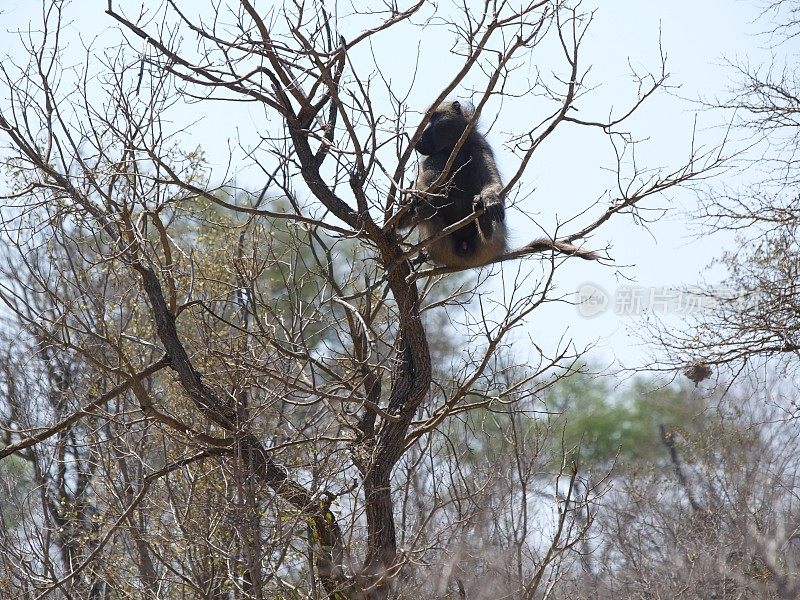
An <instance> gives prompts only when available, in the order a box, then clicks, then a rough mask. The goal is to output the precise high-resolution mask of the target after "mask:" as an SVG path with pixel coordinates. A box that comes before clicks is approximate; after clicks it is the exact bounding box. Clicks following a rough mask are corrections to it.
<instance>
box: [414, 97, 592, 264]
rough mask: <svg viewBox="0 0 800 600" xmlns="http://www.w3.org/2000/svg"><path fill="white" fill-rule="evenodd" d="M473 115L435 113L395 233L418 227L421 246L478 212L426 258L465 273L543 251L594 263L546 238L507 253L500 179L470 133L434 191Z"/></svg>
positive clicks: (450, 109)
mask: <svg viewBox="0 0 800 600" xmlns="http://www.w3.org/2000/svg"><path fill="white" fill-rule="evenodd" d="M473 114H474V111H473V108H472V107H471V105H464V104H462V103H461V102H459V101H457V100H456V101H451V102H443V103H442V104H440V105H439V106H437V107H436V108H435V109H434V111H433V114H432V116H431V120H430V123H429V124H428V126H427V127H426V128H425V131H424V132H423V133H422V137H420V139H419V141H418V142H417V145H416V147H415V150H416V151H417V152H418V153H419V154H421V155H423V156H424V158H423V159H422V161H421V162H420V164H419V172H418V174H417V182H416V184H415V186H414V187H415V189H416V190H417V191H418V192H420V194H419V195H418V196H417V197H416V198H415V199H414V201H413V204H412V206H411V209H410V210H409V211H408V212H407V213H406V214H405V215H403V217H402V218H401V219H400V223H399V227H400V228H401V229H409V228H411V227H415V226H417V227H419V230H420V236H421V239H422V240H425V239H427V238H430V237H433V236H435V235H437V234H438V233H440V232H441V231H442V230H443V229H444V228H445V227H448V226H450V225H453V224H454V223H457V222H459V221H461V220H462V219H464V218H465V217H467V216H469V215H471V214H472V213H473V212H475V210H477V209H481V208H483V209H485V210H484V213H483V214H482V215H481V216H480V217H479V218H477V219H475V220H473V221H472V222H470V223H468V224H466V225H464V226H463V227H461V228H459V229H457V230H456V231H453V232H451V233H449V234H448V235H446V236H445V237H443V238H441V239H439V240H437V241H435V242H433V243H431V244H430V245H429V246H428V248H427V251H428V255H429V256H430V258H431V260H433V262H435V263H437V264H440V265H445V266H448V267H457V268H462V269H466V268H470V267H479V266H481V265H485V264H488V263H491V262H493V261H495V260H497V259H498V258H501V257H504V258H517V257H521V256H525V255H528V254H532V253H535V252H537V253H538V252H547V251H553V252H556V253H559V254H567V255H572V256H579V257H580V258H584V259H586V260H597V259H598V256H597V255H596V254H595V253H594V252H590V251H588V250H583V249H581V248H579V247H577V246H574V245H572V244H570V243H568V242H564V241H558V240H550V239H547V238H541V239H537V240H534V241H532V242H531V243H529V244H527V245H525V246H523V247H522V248H518V249H516V250H513V251H511V252H509V250H508V246H507V244H508V231H507V229H506V224H505V205H504V198H503V197H502V196H501V195H500V192H501V191H502V189H503V184H502V182H501V181H500V173H499V172H498V170H497V165H496V164H495V160H494V153H493V152H492V149H491V147H490V146H489V143H488V142H487V141H486V138H485V137H484V136H483V135H481V134H480V133H478V131H476V130H474V129H473V131H472V133H470V134H469V137H468V138H467V139H466V141H465V142H464V144H463V145H462V146H461V148H460V149H459V151H458V154H457V155H456V158H455V160H454V161H453V166H452V168H451V169H450V171H449V172H448V173H447V176H446V177H443V178H442V182H441V183H440V185H439V186H437V189H432V187H431V186H432V185H433V184H434V182H435V181H436V180H437V179H439V176H440V175H441V173H442V171H443V170H444V168H445V166H446V165H447V161H448V160H450V155H451V154H452V153H453V149H454V148H455V145H456V143H457V142H458V140H459V138H460V137H461V134H462V133H464V130H465V129H466V127H467V124H468V123H469V120H470V118H471V117H472V116H473Z"/></svg>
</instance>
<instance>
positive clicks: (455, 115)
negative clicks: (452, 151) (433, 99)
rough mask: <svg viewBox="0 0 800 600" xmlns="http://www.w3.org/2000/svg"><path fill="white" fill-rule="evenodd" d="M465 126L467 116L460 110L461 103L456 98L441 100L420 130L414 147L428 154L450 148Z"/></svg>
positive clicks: (421, 152)
mask: <svg viewBox="0 0 800 600" xmlns="http://www.w3.org/2000/svg"><path fill="white" fill-rule="evenodd" d="M466 126H467V118H466V117H465V116H464V113H463V111H462V110H461V104H460V103H459V102H458V101H457V100H456V101H454V102H443V103H442V104H440V105H439V106H438V107H437V108H436V110H435V111H434V112H433V115H432V116H431V121H430V123H428V126H427V127H426V128H425V131H423V132H422V137H421V138H419V141H418V142H417V145H416V146H415V147H414V149H415V150H416V151H417V152H419V153H420V154H424V155H425V156H430V155H432V154H436V153H437V152H441V151H442V150H445V149H446V148H452V147H453V146H455V145H456V142H457V141H458V138H460V137H461V134H462V133H464V129H465V128H466Z"/></svg>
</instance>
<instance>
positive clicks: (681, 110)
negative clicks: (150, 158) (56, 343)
mask: <svg viewBox="0 0 800 600" xmlns="http://www.w3.org/2000/svg"><path fill="white" fill-rule="evenodd" d="M35 4H36V2H35V1H34V0H2V4H0V6H1V7H2V8H0V22H2V23H3V27H2V29H3V30H4V31H3V33H2V34H0V54H3V55H5V54H10V55H11V56H12V57H13V56H15V55H17V53H18V52H19V46H18V44H17V42H16V41H15V37H14V36H12V35H9V34H7V33H6V31H5V30H10V29H15V28H18V27H23V26H24V24H25V23H26V22H27V21H29V20H31V19H33V20H34V21H35V20H36V19H38V15H39V13H40V8H39V7H36V6H35ZM117 4H120V2H117ZM124 4H125V5H130V6H133V5H134V4H135V6H137V7H138V6H139V5H140V3H139V2H136V3H129V2H127V1H126V2H125V3H124ZM145 4H146V5H148V6H150V5H152V4H153V3H151V2H148V1H146V2H145ZM327 4H328V8H329V9H330V10H332V11H333V4H334V3H333V2H328V3H327ZM339 4H340V5H341V6H342V7H345V6H347V4H346V3H342V2H340V3H339ZM599 4H600V6H599V9H598V10H597V12H596V15H595V22H594V23H593V25H592V26H591V29H590V34H589V36H588V38H587V39H586V41H585V43H584V45H583V58H582V60H583V61H584V65H586V66H588V65H589V64H591V65H592V71H591V74H590V77H589V81H590V82H591V83H593V84H594V85H596V86H598V89H597V90H596V91H595V92H594V93H593V94H592V95H591V96H590V97H588V98H587V99H586V100H585V101H581V102H580V103H579V104H578V107H579V112H580V114H579V116H581V117H583V118H597V119H602V118H604V117H606V116H607V114H608V112H609V110H611V109H612V107H613V108H615V109H621V108H622V107H623V106H625V105H626V104H627V103H628V102H630V101H631V100H632V99H633V98H634V96H635V91H636V90H635V86H634V84H633V83H632V82H631V80H630V78H629V77H628V74H629V66H628V65H629V63H630V64H631V65H632V66H633V67H635V68H636V69H637V70H638V69H641V70H644V69H650V70H651V71H655V70H657V69H658V68H659V35H660V37H661V44H662V47H663V50H664V51H665V52H666V54H667V56H668V70H669V72H670V73H671V78H670V83H671V85H676V86H677V85H680V86H681V87H680V89H679V90H677V91H676V93H677V94H679V95H680V96H682V97H684V98H689V99H692V98H697V97H698V96H704V97H707V98H708V97H715V96H720V97H724V96H725V93H726V88H727V87H728V86H730V85H732V83H733V82H732V77H733V73H732V72H731V71H730V70H729V69H725V68H723V67H722V66H721V64H722V62H723V58H724V57H728V58H731V59H735V58H737V57H738V58H740V59H745V58H747V59H748V60H749V62H750V63H752V64H761V63H764V62H767V61H768V60H769V58H770V56H771V54H776V55H777V56H778V58H780V55H781V53H791V54H796V52H797V50H798V46H797V44H796V43H793V44H791V45H784V46H781V47H780V48H779V49H778V50H776V51H772V52H771V51H769V50H765V49H764V45H765V43H766V40H764V39H763V38H759V37H757V36H756V35H755V34H756V33H757V32H758V31H759V30H760V29H761V28H763V25H762V26H759V25H758V24H754V23H753V20H754V19H755V18H756V17H757V15H758V10H757V4H756V3H755V2H745V1H731V0H699V1H698V0H693V1H688V0H677V1H673V2H656V1H654V0H627V1H624V0H603V1H602V2H600V3H599ZM182 5H183V3H182ZM278 5H279V4H278ZM365 5H366V3H364V4H359V6H365ZM440 5H441V6H445V5H446V2H441V3H440ZM105 6H106V0H76V2H75V3H74V4H73V5H72V6H71V8H70V12H69V14H70V15H71V18H72V20H73V24H72V26H71V27H70V28H69V29H68V30H67V31H66V39H69V40H75V44H74V49H75V50H76V51H79V50H80V44H79V43H77V40H78V35H80V36H82V38H83V39H84V40H86V41H88V40H91V39H92V38H94V37H95V36H97V35H99V36H100V37H99V38H98V40H97V41H96V42H95V47H102V46H103V45H104V44H106V43H110V42H113V41H114V40H115V39H117V35H118V34H116V33H115V32H114V31H106V29H107V28H109V27H112V26H113V23H112V20H111V19H110V18H109V17H107V16H106V15H105V14H103V10H104V9H105ZM190 6H191V7H193V8H194V7H199V6H205V3H194V2H192V3H186V7H187V9H188V7H190ZM584 7H586V8H588V3H586V4H584ZM197 10H199V8H198V9H197ZM342 10H343V12H344V8H343V9H342ZM339 27H340V28H341V30H342V33H343V34H344V35H345V37H346V38H347V37H348V36H349V37H352V36H353V29H352V28H353V27H358V23H357V21H356V20H354V19H347V20H342V21H341V22H340V23H339ZM348 28H351V29H348ZM410 32H411V33H410ZM413 36H416V37H413ZM439 42H440V38H438V37H437V33H436V31H435V29H434V28H430V29H426V30H424V31H422V32H420V31H419V30H407V31H405V32H398V34H397V35H395V36H394V37H393V38H388V39H386V44H385V45H384V46H381V47H380V48H372V50H373V51H374V52H375V53H376V54H377V55H378V56H380V57H382V58H381V60H382V61H383V63H384V67H383V70H384V72H385V73H389V74H391V76H392V78H393V82H396V84H397V85H398V86H399V87H400V88H404V87H405V86H407V85H408V84H409V83H410V81H411V76H412V71H413V68H414V57H415V56H416V52H417V43H419V44H421V50H422V55H423V56H428V55H432V56H434V57H435V59H434V60H433V61H429V62H430V64H429V65H426V64H424V63H423V64H420V66H419V71H418V73H417V75H416V83H415V85H414V88H413V91H412V93H411V95H410V97H409V102H410V103H411V105H412V107H413V108H415V109H417V110H424V109H425V108H426V107H427V105H428V104H429V103H430V101H431V100H432V99H433V97H434V96H435V95H436V94H437V93H438V87H437V85H440V84H441V82H442V81H444V80H445V79H446V78H447V75H448V74H450V73H452V71H453V70H454V69H455V68H456V67H457V65H458V62H457V61H458V58H457V57H453V56H452V55H450V54H449V52H448V51H447V45H446V44H441V43H439ZM366 49H367V48H366V46H365V47H364V50H366ZM76 56H77V55H76ZM356 58H357V57H355V58H354V61H355V62H356V65H357V64H358V63H357V60H355V59H356ZM20 60H21V59H20ZM76 60H77V58H76ZM547 60H548V57H547V55H546V54H543V55H542V57H541V59H539V61H538V63H537V64H538V66H539V68H541V69H542V70H546V68H547V64H545V63H546V61H547ZM467 97H468V96H467ZM376 102H380V98H379V97H378V96H376ZM695 108H696V106H695V105H693V104H692V103H690V102H688V101H685V100H683V99H682V98H680V97H678V96H677V95H672V96H670V95H664V94H662V95H661V96H659V97H657V98H655V99H653V100H652V101H650V102H648V104H647V105H646V106H645V108H644V109H643V110H642V111H641V113H640V115H639V116H638V117H637V118H636V119H635V120H633V121H631V123H630V126H629V130H630V131H631V132H632V133H633V134H634V136H635V137H636V138H639V139H645V138H646V139H647V140H648V142H647V143H646V144H644V145H643V146H642V148H640V150H639V151H640V152H641V154H640V155H639V157H638V158H639V160H641V161H642V162H643V164H644V165H645V166H648V167H654V168H655V167H670V166H673V167H675V166H678V165H679V164H680V163H681V161H682V160H685V159H686V157H687V155H688V152H689V147H690V143H691V139H692V132H693V127H694V124H695V116H696V115H695V112H694V110H695ZM200 109H201V110H202V111H203V112H202V113H192V112H191V111H192V110H196V109H192V108H190V109H188V111H189V112H188V113H187V114H185V115H183V116H184V117H185V118H186V121H187V122H189V121H192V120H195V119H197V118H199V117H203V121H202V125H201V126H200V127H195V128H193V130H192V135H191V139H190V140H187V143H188V144H192V145H196V144H200V145H201V146H202V147H203V149H204V150H205V152H206V154H207V157H208V159H209V160H210V161H211V163H212V165H215V167H216V171H215V173H217V174H219V176H220V177H221V176H222V173H223V171H224V168H225V166H226V165H227V164H228V160H229V144H228V140H230V139H232V138H235V137H236V136H237V135H241V136H242V137H243V138H244V140H245V142H249V143H255V142H256V141H257V138H256V137H254V136H255V130H256V127H257V126H258V125H259V120H260V119H263V113H262V112H260V111H256V110H253V111H250V110H248V109H246V108H245V109H242V108H239V107H237V106H231V105H230V104H226V105H224V106H221V105H209V104H203V105H201V106H200ZM377 109H378V110H380V105H379V104H378V106H377ZM498 109H499V107H498V106H488V107H487V109H486V110H485V111H484V115H483V121H484V123H488V122H491V121H492V120H493V119H494V118H495V117H497V120H496V123H495V124H494V126H493V127H492V130H491V131H490V132H489V135H488V138H489V140H490V142H492V143H493V145H494V146H495V149H496V154H497V157H498V163H499V166H500V169H501V172H504V173H505V174H506V176H507V177H508V176H510V174H511V173H513V172H514V171H515V170H516V169H515V166H514V165H515V158H514V156H513V155H511V154H510V153H509V152H508V151H507V150H506V149H504V148H503V146H502V142H503V140H504V132H513V131H514V124H515V123H516V122H518V120H519V119H520V118H524V117H528V118H527V120H528V121H530V116H529V115H526V114H525V112H526V109H530V103H526V102H525V101H524V99H522V100H520V101H517V102H514V103H508V104H506V105H504V106H503V109H502V111H500V114H499V115H498V114H497V113H498ZM493 111H494V112H493ZM212 113H213V114H212ZM729 117H730V116H729V115H724V114H719V113H710V112H706V113H702V112H701V113H700V114H699V115H698V116H697V140H698V141H699V142H700V143H701V144H704V145H713V144H715V143H717V142H718V141H719V140H720V139H721V137H722V135H723V134H724V125H725V121H726V119H728V118H729ZM248 136H250V137H249V139H248ZM696 143H697V142H696ZM609 167H613V155H612V154H611V153H610V152H609V147H608V145H607V143H605V142H604V140H603V139H602V136H599V135H592V134H591V133H590V132H586V131H577V130H576V129H575V128H572V129H570V128H569V127H564V129H563V130H562V131H561V132H560V133H559V134H557V135H556V136H555V137H553V138H552V139H551V140H550V142H549V143H548V145H547V146H546V147H545V148H543V151H542V152H540V153H539V154H538V156H537V157H536V159H535V162H534V164H533V165H532V167H531V168H530V169H529V170H528V172H527V174H526V176H525V178H524V180H523V182H521V183H522V185H523V186H524V187H523V189H525V190H530V191H531V193H530V195H529V196H528V197H526V198H524V199H522V200H521V201H520V202H519V204H518V205H517V207H516V209H515V210H513V211H511V212H510V213H509V226H510V228H511V230H512V232H513V239H514V241H515V242H517V243H524V242H527V241H529V240H530V239H531V238H532V237H537V236H538V235H539V234H540V231H535V230H534V231H532V230H531V229H532V225H531V222H530V221H529V220H528V219H526V218H525V217H524V216H523V213H524V214H529V215H532V216H533V217H534V218H535V220H536V222H537V223H539V224H540V225H541V226H543V227H544V228H545V229H549V228H551V227H552V224H553V223H555V222H556V221H557V220H559V219H563V218H566V217H568V216H572V215H573V214H574V213H575V212H577V211H578V210H579V209H580V208H581V207H585V206H588V205H589V204H590V203H591V202H592V201H594V200H598V199H603V198H604V192H605V190H606V189H607V187H608V185H609V182H610V181H611V180H610V179H609V173H608V171H607V169H608V168H609ZM249 177H252V176H251V175H248V173H247V172H241V173H240V174H239V175H238V176H237V183H238V184H239V185H242V186H246V187H252V188H258V187H259V186H260V182H259V181H258V180H256V179H253V180H252V181H250V180H249V179H248V178H249ZM722 182H723V180H720V181H719V182H718V183H720V184H721V183H722ZM724 182H725V183H726V184H727V185H729V186H733V187H735V186H737V185H739V184H740V183H741V181H740V180H739V179H737V178H735V177H733V176H731V175H727V176H725V177H724ZM694 203H695V196H694V194H693V193H691V192H683V191H680V190H678V191H674V192H673V193H671V194H670V195H669V196H668V197H663V198H660V199H655V200H653V201H651V202H650V204H649V205H648V206H650V207H662V208H665V209H668V210H667V213H666V215H665V216H664V217H663V218H662V219H660V220H659V221H658V222H656V223H653V224H651V225H650V226H649V229H648V230H646V229H644V228H642V227H640V226H637V225H635V224H634V223H632V221H631V220H630V218H625V217H622V218H619V219H617V220H615V221H614V222H613V223H611V225H610V226H609V227H606V228H605V229H603V230H602V232H601V233H600V234H599V235H597V236H596V237H595V238H593V239H592V241H591V243H590V244H589V246H590V247H593V248H603V247H604V246H605V245H606V243H607V242H608V241H611V242H612V244H613V248H612V257H613V258H614V260H615V261H616V264H617V266H618V267H619V271H617V270H616V269H615V268H614V267H609V266H601V265H597V264H590V263H587V262H584V261H581V260H578V259H573V260H571V261H570V263H569V265H568V266H567V267H566V268H564V269H561V270H560V278H559V279H558V286H559V290H560V291H561V292H564V293H566V292H572V291H574V290H577V289H578V288H579V286H581V284H584V283H590V284H592V285H594V286H597V287H600V288H602V289H604V290H605V291H606V292H608V293H609V294H610V295H611V297H612V298H613V294H614V293H615V291H618V288H619V286H622V285H638V286H644V287H646V288H649V289H656V290H658V289H661V288H666V287H669V286H673V285H681V284H691V283H693V282H695V281H697V280H698V279H699V277H700V276H701V271H702V270H703V269H704V267H705V266H706V265H707V264H708V263H709V261H710V260H711V259H712V258H713V257H715V256H718V255H719V254H720V252H721V250H722V249H723V248H724V247H726V245H730V244H732V243H733V240H732V239H731V238H729V237H727V238H726V237H722V236H716V237H712V238H707V237H706V238H703V239H696V236H695V235H694V232H696V231H697V229H696V226H694V225H692V224H690V222H689V220H688V219H687V216H686V214H685V210H686V209H691V208H692V207H693V206H694ZM507 264H508V263H507ZM504 268H506V267H504ZM509 268H513V267H509ZM496 285H500V284H499V282H497V283H496ZM487 292H488V291H487ZM612 301H613V300H612ZM629 327H633V328H634V329H637V324H636V321H635V320H634V319H633V318H632V317H629V316H624V315H617V314H613V311H607V312H606V313H605V314H603V315H601V316H599V317H595V318H592V319H587V318H584V317H581V316H580V315H579V314H578V311H577V310H576V308H575V307H572V306H566V305H562V306H560V307H549V308H547V309H546V310H545V311H541V312H537V313H536V315H535V317H534V318H533V319H532V321H531V323H530V324H529V327H528V329H527V333H528V334H530V335H531V336H532V337H533V338H534V339H535V340H536V341H537V343H539V344H541V345H544V346H545V347H546V348H550V349H552V348H553V347H554V345H555V344H556V343H557V341H558V340H559V339H561V338H562V337H563V335H564V331H565V329H568V337H571V338H572V339H574V340H575V342H576V343H577V344H578V345H579V346H584V345H586V344H587V343H590V342H591V341H593V340H597V341H598V348H597V349H596V350H595V352H594V355H595V356H598V357H600V358H601V359H602V360H604V361H610V360H612V359H614V358H618V359H620V360H621V361H622V362H623V363H624V364H625V365H626V366H635V365H636V364H637V362H638V361H639V360H640V357H641V354H642V352H641V349H637V348H635V347H633V346H632V345H631V344H632V341H633V338H632V337H631V336H630V335H629V332H628V328H629ZM518 337H519V336H518ZM522 341H523V343H524V337H523V339H522Z"/></svg>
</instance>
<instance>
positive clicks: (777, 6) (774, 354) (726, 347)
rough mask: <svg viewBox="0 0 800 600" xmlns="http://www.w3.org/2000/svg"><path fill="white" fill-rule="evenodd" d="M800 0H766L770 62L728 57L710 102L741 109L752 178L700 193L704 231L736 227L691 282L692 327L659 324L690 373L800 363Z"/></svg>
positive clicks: (738, 118)
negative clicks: (719, 94) (701, 277)
mask: <svg viewBox="0 0 800 600" xmlns="http://www.w3.org/2000/svg"><path fill="white" fill-rule="evenodd" d="M799 7H800V6H799V5H798V3H797V2H795V1H794V0H777V1H774V2H764V3H763V12H762V15H761V17H762V18H761V21H760V25H761V27H762V28H765V29H763V30H762V36H763V40H764V41H765V43H767V44H768V45H769V46H770V47H771V48H772V52H773V60H772V62H771V63H769V64H760V65H753V64H750V63H749V62H744V61H742V62H730V63H729V64H728V66H729V67H730V69H731V70H732V71H733V76H734V78H735V85H734V87H733V88H732V90H731V93H730V95H729V98H726V99H724V100H715V101H709V102H707V108H708V109H709V110H712V109H714V110H726V111H730V112H731V113H732V114H734V115H735V116H734V119H735V125H736V128H737V130H738V131H740V132H743V133H744V134H745V139H746V143H747V145H748V146H749V147H750V148H749V152H748V153H743V154H742V155H741V157H740V158H741V162H740V166H741V167H742V174H743V178H744V180H745V181H749V182H751V183H749V184H747V185H743V186H742V187H741V188H739V189H736V188H734V189H731V188H729V187H727V186H724V185H715V186H713V187H712V188H710V189H709V190H707V192H706V193H704V194H703V195H702V206H701V210H700V213H701V214H700V217H701V219H702V220H703V222H704V224H705V225H706V226H707V229H708V231H709V232H711V233H713V232H719V231H724V232H734V233H735V235H736V242H735V244H734V247H733V248H731V249H729V250H728V251H726V252H725V253H724V254H722V256H721V257H719V258H718V259H717V262H719V263H721V264H722V265H723V266H724V267H726V268H727V276H726V277H725V279H724V280H723V281H722V282H721V283H716V284H711V285H707V284H703V285H700V286H697V287H694V288H692V289H691V292H692V293H693V294H694V296H695V297H696V300H697V302H696V304H697V305H698V307H699V309H700V310H697V311H695V312H694V314H693V316H692V319H691V320H690V321H689V322H688V323H687V327H686V328H683V329H680V330H675V329H674V328H671V327H658V328H657V331H656V334H657V337H658V339H659V340H660V342H661V344H662V346H663V347H664V348H665V349H666V350H667V352H668V358H667V360H668V365H669V366H670V367H686V366H687V365H688V366H689V369H690V370H689V372H688V373H687V374H688V375H689V376H690V378H695V377H697V378H699V379H703V378H707V377H710V376H711V374H712V372H713V371H714V370H715V369H712V368H711V367H714V366H721V367H725V368H729V369H730V370H731V371H732V372H734V373H738V372H741V370H742V369H743V368H745V367H746V366H747V365H757V366H758V367H759V368H760V367H763V364H764V361H771V362H773V363H774V362H778V363H782V364H783V365H784V366H785V367H788V368H791V369H792V370H794V369H795V368H796V366H797V357H798V350H800V337H798V335H799V334H800V331H799V326H800V323H798V319H797V315H798V307H799V305H800V297H799V296H798V288H797V279H798V260H797V258H798V224H800V219H799V218H798V217H800V203H799V202H798V199H799V198H800V193H799V190H800V188H799V187H798V183H799V182H800V179H799V176H800V172H798V162H797V142H798V139H799V138H798V136H799V135H800V121H798V118H797V115H798V111H799V110H800V100H799V98H800V96H798V81H797V64H796V57H795V56H794V55H793V54H792V53H791V41H792V40H794V39H795V36H796V35H797V32H798V20H797V11H798V8H799ZM698 368H700V370H699V371H698V370H697V369H698Z"/></svg>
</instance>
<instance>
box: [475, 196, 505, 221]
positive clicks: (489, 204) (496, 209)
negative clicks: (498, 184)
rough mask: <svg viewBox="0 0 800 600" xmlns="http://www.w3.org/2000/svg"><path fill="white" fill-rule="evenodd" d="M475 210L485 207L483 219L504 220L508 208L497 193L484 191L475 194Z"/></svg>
mask: <svg viewBox="0 0 800 600" xmlns="http://www.w3.org/2000/svg"><path fill="white" fill-rule="evenodd" d="M474 206H475V210H480V209H484V213H483V216H482V217H481V220H483V221H495V222H497V221H502V220H503V219H504V218H505V216H506V209H505V208H504V207H503V203H502V202H501V201H500V198H498V197H497V194H494V193H486V192H484V193H482V194H478V195H477V196H475V199H474Z"/></svg>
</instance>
